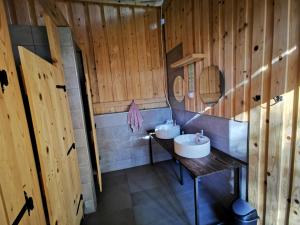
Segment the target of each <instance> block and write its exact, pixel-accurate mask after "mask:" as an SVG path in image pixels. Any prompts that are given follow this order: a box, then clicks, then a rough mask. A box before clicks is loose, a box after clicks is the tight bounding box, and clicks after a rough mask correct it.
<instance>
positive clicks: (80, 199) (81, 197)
mask: <svg viewBox="0 0 300 225" xmlns="http://www.w3.org/2000/svg"><path fill="white" fill-rule="evenodd" d="M82 200H83V195H82V194H81V195H80V198H79V202H78V206H77V211H76V216H77V215H78V212H79V207H80V203H81V201H82Z"/></svg>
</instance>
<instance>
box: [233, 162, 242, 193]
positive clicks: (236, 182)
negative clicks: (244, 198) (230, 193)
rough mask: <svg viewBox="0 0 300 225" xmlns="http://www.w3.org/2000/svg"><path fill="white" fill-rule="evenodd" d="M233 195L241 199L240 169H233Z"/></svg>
mask: <svg viewBox="0 0 300 225" xmlns="http://www.w3.org/2000/svg"><path fill="white" fill-rule="evenodd" d="M234 194H235V195H237V197H238V198H240V197H241V192H240V167H238V168H235V169H234Z"/></svg>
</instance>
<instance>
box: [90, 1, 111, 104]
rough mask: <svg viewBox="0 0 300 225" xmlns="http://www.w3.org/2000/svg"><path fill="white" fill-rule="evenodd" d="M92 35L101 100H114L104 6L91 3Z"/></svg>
mask: <svg viewBox="0 0 300 225" xmlns="http://www.w3.org/2000/svg"><path fill="white" fill-rule="evenodd" d="M88 7H89V16H90V25H91V27H92V29H91V35H92V39H93V43H92V44H93V48H94V55H95V63H96V70H97V80H98V88H99V97H100V102H109V101H113V99H114V93H113V92H112V76H111V70H110V56H109V54H108V44H107V34H106V24H105V22H104V15H103V7H102V6H99V5H92V4H91V5H89V6H88Z"/></svg>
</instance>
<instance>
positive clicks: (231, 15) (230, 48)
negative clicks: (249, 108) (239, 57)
mask: <svg viewBox="0 0 300 225" xmlns="http://www.w3.org/2000/svg"><path fill="white" fill-rule="evenodd" d="M224 5H225V16H226V17H225V18H226V19H225V25H224V26H225V33H224V36H225V40H224V41H225V44H224V52H225V53H226V57H225V58H224V61H225V62H224V78H225V90H224V92H225V93H224V94H225V95H224V105H225V109H224V115H223V116H224V117H226V118H233V117H234V105H233V103H234V94H233V93H234V82H235V71H236V70H235V63H234V56H235V29H234V27H235V21H236V19H235V12H236V10H235V6H236V4H235V0H226V1H225V4H224Z"/></svg>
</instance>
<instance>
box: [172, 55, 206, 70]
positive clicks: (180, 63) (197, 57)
mask: <svg viewBox="0 0 300 225" xmlns="http://www.w3.org/2000/svg"><path fill="white" fill-rule="evenodd" d="M205 57H206V55H205V54H190V55H188V56H186V57H184V58H182V59H180V60H178V61H176V62H174V63H172V64H171V68H177V67H181V66H185V65H188V64H192V63H194V62H198V61H200V60H201V59H203V58H205Z"/></svg>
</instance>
